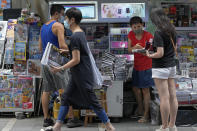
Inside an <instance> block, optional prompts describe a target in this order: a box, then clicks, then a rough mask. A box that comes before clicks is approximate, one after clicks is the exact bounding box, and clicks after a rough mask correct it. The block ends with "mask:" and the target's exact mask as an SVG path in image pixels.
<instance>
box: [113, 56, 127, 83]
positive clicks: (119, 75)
mask: <svg viewBox="0 0 197 131" xmlns="http://www.w3.org/2000/svg"><path fill="white" fill-rule="evenodd" d="M126 63H127V61H126V59H124V58H117V59H116V60H115V63H114V76H115V80H125V79H126V78H127V68H126Z"/></svg>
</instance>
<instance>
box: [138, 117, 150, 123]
mask: <svg viewBox="0 0 197 131" xmlns="http://www.w3.org/2000/svg"><path fill="white" fill-rule="evenodd" d="M147 122H149V120H148V119H146V118H145V117H142V118H140V119H139V120H138V123H147Z"/></svg>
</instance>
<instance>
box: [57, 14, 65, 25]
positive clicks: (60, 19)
mask: <svg viewBox="0 0 197 131" xmlns="http://www.w3.org/2000/svg"><path fill="white" fill-rule="evenodd" d="M58 22H60V23H62V24H63V23H64V16H61V17H60V18H59V19H58Z"/></svg>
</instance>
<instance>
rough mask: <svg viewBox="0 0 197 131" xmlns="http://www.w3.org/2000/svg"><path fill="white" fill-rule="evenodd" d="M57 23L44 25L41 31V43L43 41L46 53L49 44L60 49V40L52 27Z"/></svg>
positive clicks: (43, 49)
mask: <svg viewBox="0 0 197 131" xmlns="http://www.w3.org/2000/svg"><path fill="white" fill-rule="evenodd" d="M55 22H56V21H53V22H51V23H50V24H48V25H46V24H44V25H43V26H42V29H41V41H42V51H43V53H44V51H45V48H46V46H47V43H48V42H50V43H52V44H53V45H55V46H56V47H57V48H59V42H58V38H57V36H56V35H54V33H53V32H52V26H53V24H54V23H55Z"/></svg>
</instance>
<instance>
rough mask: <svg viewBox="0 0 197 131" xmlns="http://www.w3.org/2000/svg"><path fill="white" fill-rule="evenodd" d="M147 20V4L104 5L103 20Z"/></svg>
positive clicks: (102, 9) (102, 8)
mask: <svg viewBox="0 0 197 131" xmlns="http://www.w3.org/2000/svg"><path fill="white" fill-rule="evenodd" d="M133 16H139V17H142V18H145V3H102V4H101V17H102V18H131V17H133Z"/></svg>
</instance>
